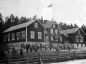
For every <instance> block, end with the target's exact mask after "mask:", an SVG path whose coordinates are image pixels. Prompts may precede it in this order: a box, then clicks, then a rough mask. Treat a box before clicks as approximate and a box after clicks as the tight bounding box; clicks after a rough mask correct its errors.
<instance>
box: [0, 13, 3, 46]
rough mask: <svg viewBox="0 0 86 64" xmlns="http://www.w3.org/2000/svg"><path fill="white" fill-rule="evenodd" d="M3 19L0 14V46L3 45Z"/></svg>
mask: <svg viewBox="0 0 86 64" xmlns="http://www.w3.org/2000/svg"><path fill="white" fill-rule="evenodd" d="M3 23H4V22H3V18H2V14H1V13H0V46H1V45H2V44H3V35H2V32H3Z"/></svg>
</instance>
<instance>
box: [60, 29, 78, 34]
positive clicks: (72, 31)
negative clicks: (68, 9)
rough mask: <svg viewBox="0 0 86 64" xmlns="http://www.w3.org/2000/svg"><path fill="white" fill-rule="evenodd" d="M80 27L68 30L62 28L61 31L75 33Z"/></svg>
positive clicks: (62, 32)
mask: <svg viewBox="0 0 86 64" xmlns="http://www.w3.org/2000/svg"><path fill="white" fill-rule="evenodd" d="M78 29H79V28H72V29H67V30H61V31H60V33H61V34H64V35H68V34H73V33H75V32H76V31H77V30H78Z"/></svg>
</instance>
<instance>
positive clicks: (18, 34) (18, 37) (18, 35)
mask: <svg viewBox="0 0 86 64" xmlns="http://www.w3.org/2000/svg"><path fill="white" fill-rule="evenodd" d="M20 36H21V34H20V32H17V33H16V37H17V40H19V39H20Z"/></svg>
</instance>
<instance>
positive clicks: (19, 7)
mask: <svg viewBox="0 0 86 64" xmlns="http://www.w3.org/2000/svg"><path fill="white" fill-rule="evenodd" d="M51 3H52V7H48V5H50V4H51ZM0 12H1V13H2V15H3V18H5V17H6V16H10V14H14V16H18V17H21V16H26V17H32V16H34V15H35V14H36V15H37V17H41V16H43V19H48V20H51V19H52V18H53V19H54V20H56V21H57V22H64V23H67V24H71V23H72V24H74V23H76V24H77V25H78V26H81V25H82V24H85V25H86V0H0Z"/></svg>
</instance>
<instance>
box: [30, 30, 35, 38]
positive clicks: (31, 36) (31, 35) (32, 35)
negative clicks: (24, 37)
mask: <svg viewBox="0 0 86 64" xmlns="http://www.w3.org/2000/svg"><path fill="white" fill-rule="evenodd" d="M30 38H31V39H34V38H35V32H34V31H30Z"/></svg>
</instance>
